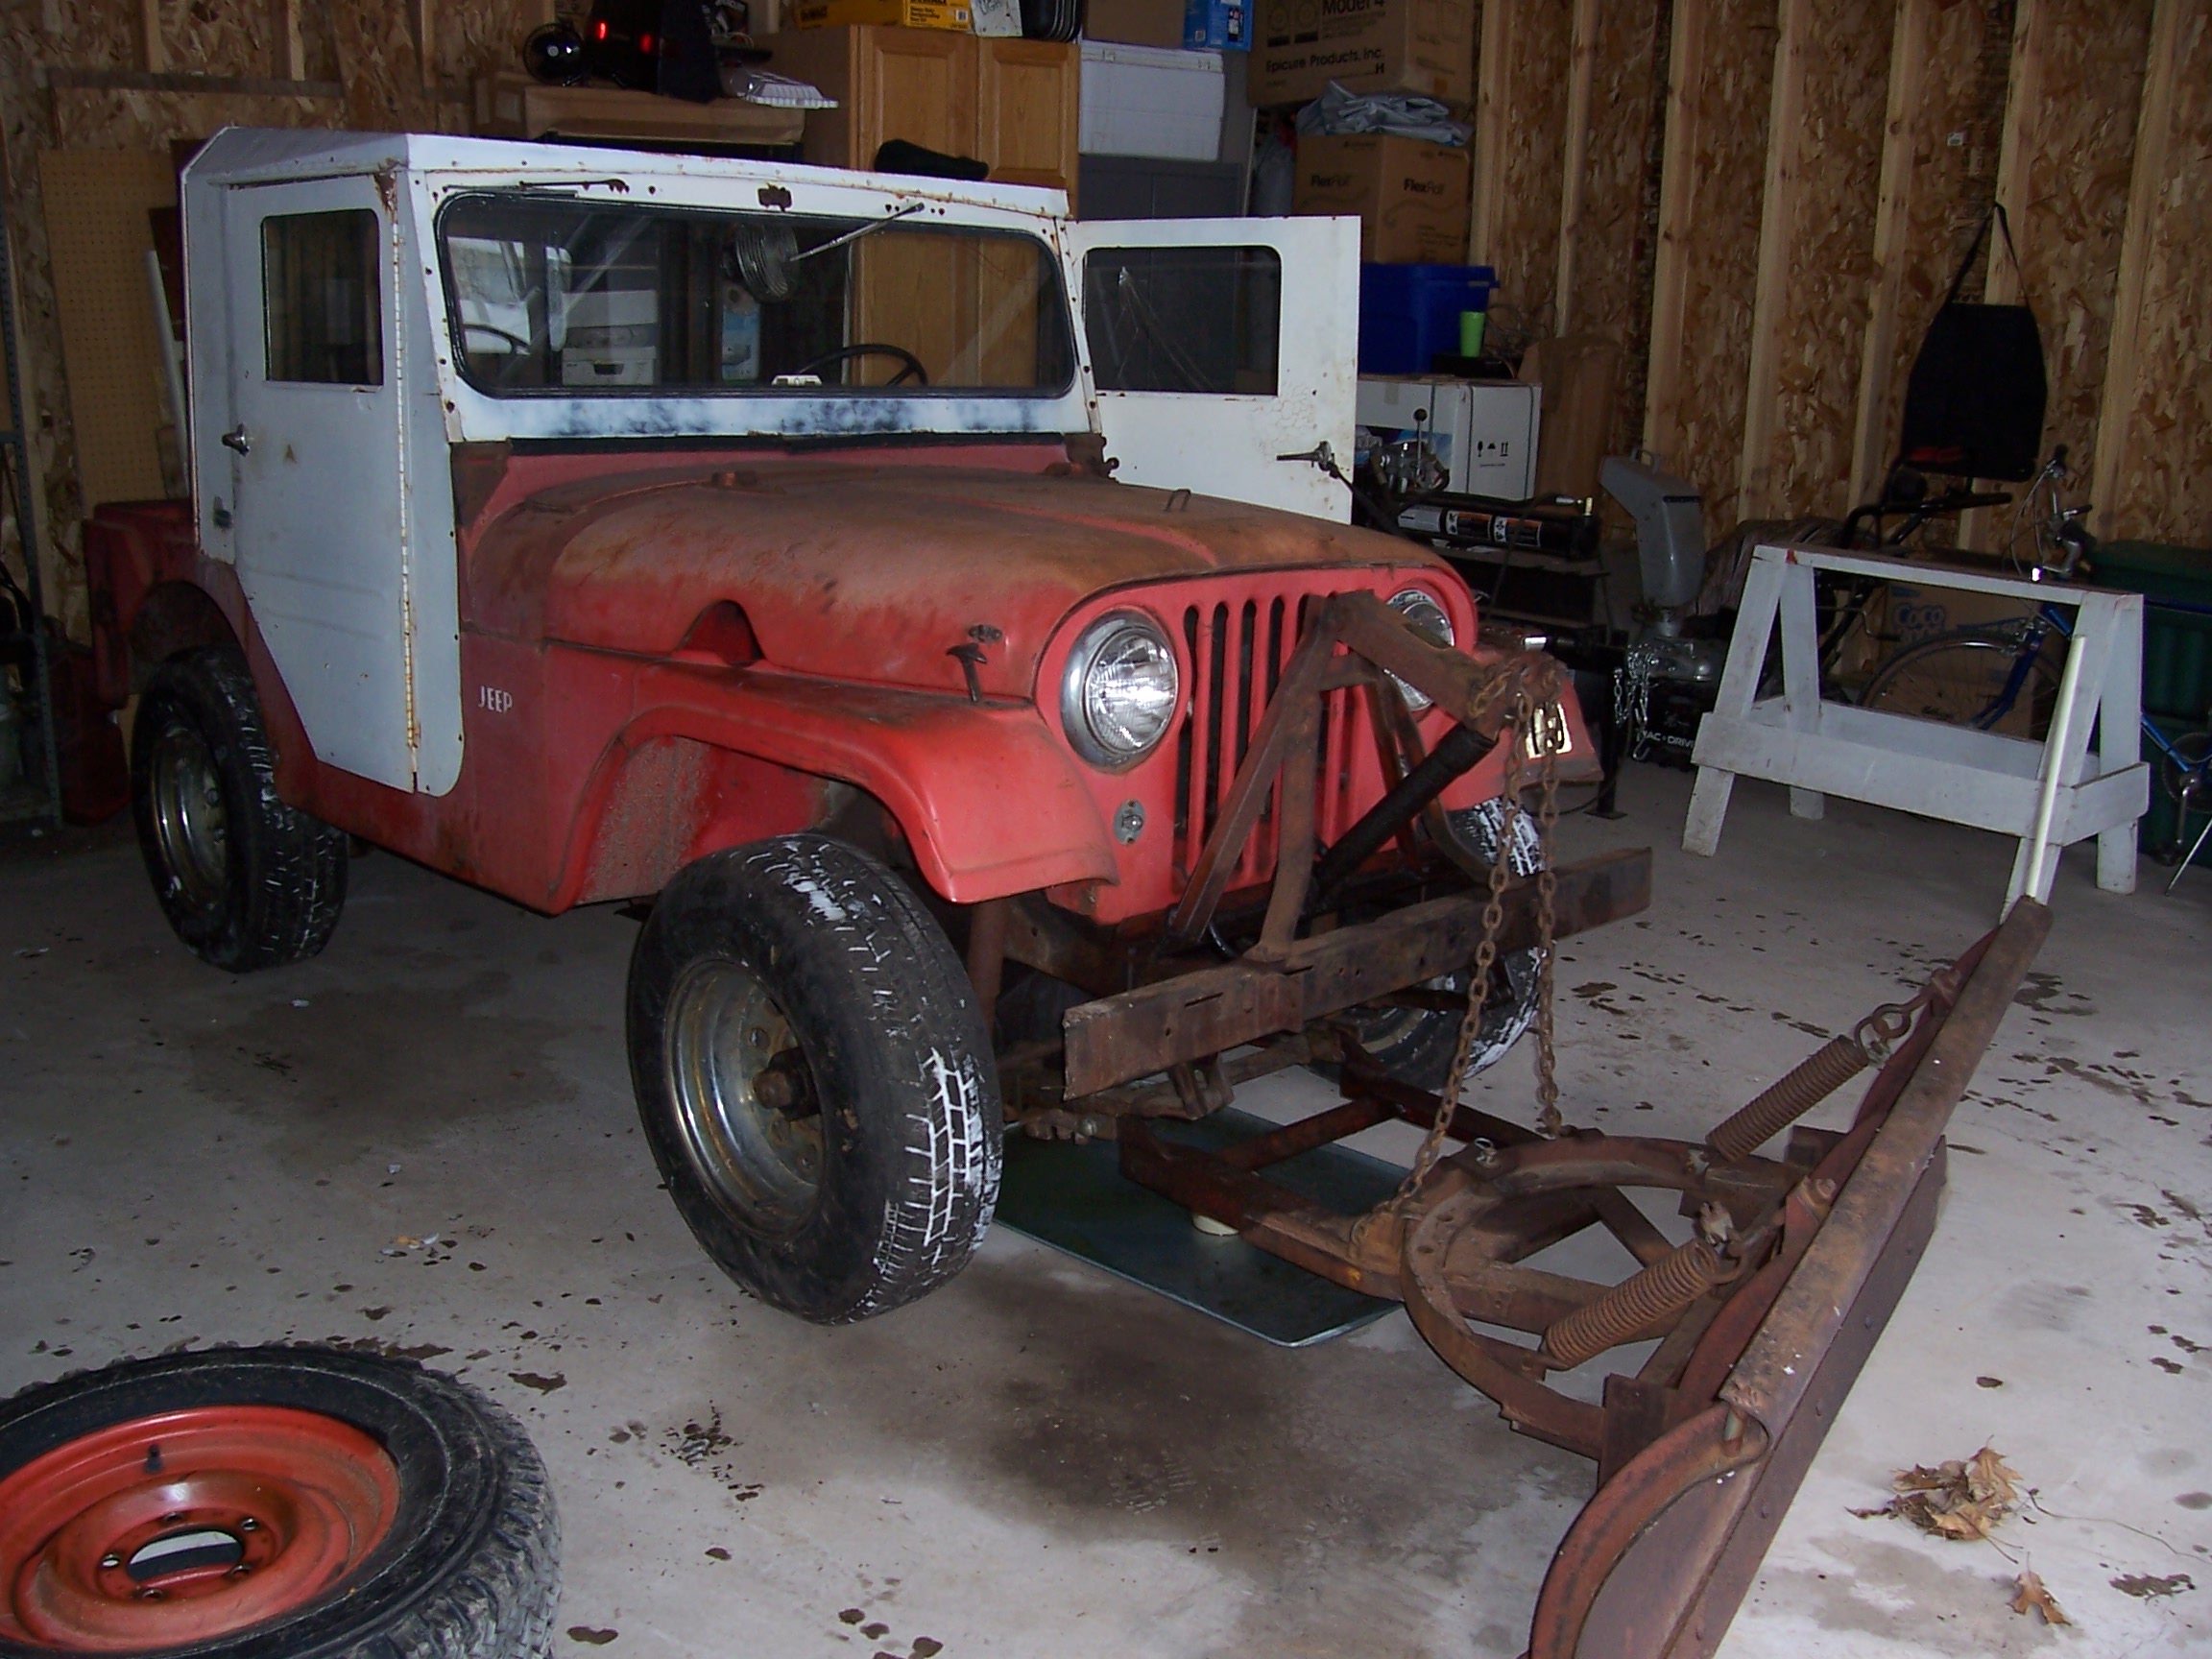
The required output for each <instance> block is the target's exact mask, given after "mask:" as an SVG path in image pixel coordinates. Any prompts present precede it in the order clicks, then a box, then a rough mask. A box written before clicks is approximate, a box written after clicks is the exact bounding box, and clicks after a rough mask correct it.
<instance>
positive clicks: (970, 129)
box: [852, 25, 976, 167]
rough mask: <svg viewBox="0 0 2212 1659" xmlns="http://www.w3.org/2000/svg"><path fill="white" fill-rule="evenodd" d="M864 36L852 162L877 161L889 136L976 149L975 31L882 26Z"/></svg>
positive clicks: (960, 150) (953, 149)
mask: <svg viewBox="0 0 2212 1659" xmlns="http://www.w3.org/2000/svg"><path fill="white" fill-rule="evenodd" d="M858 35H859V42H858V44H859V53H860V65H859V67H860V73H859V75H858V77H857V80H858V84H857V85H856V86H855V87H854V109H853V160H852V165H854V166H855V167H868V166H872V165H873V164H874V163H875V160H876V147H877V146H878V145H879V144H881V143H882V142H883V141H884V140H885V139H886V138H903V139H905V140H906V141H907V142H908V143H910V144H920V145H922V146H923V147H924V148H925V149H929V150H940V151H943V152H944V153H945V154H947V155H949V156H973V155H974V154H975V44H976V42H975V36H973V35H954V34H952V33H951V32H950V31H949V30H942V29H892V28H879V27H877V26H874V25H870V26H869V27H867V28H865V29H862V30H860V31H859V32H858Z"/></svg>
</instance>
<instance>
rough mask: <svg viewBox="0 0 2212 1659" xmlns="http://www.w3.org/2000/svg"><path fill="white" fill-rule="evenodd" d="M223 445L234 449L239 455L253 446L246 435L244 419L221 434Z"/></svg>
mask: <svg viewBox="0 0 2212 1659" xmlns="http://www.w3.org/2000/svg"><path fill="white" fill-rule="evenodd" d="M223 446H224V447H225V448H226V449H235V450H237V451H238V453H239V454H241V455H244V454H246V453H247V452H248V451H249V450H251V449H252V447H253V445H252V441H251V440H250V439H248V438H247V436H246V422H245V421H239V422H238V424H237V425H235V426H233V427H231V428H230V430H229V431H228V432H226V433H224V434H223Z"/></svg>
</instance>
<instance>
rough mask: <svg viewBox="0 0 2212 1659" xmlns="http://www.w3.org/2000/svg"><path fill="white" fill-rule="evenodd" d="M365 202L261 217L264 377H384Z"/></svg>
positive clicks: (372, 239) (337, 381)
mask: <svg viewBox="0 0 2212 1659" xmlns="http://www.w3.org/2000/svg"><path fill="white" fill-rule="evenodd" d="M379 241H380V238H379V236H378V234H377V227H376V215H375V214H374V213H373V212H372V211H370V210H369V209H368V208H366V207H349V208H345V209H342V210H340V211H337V212H332V213H285V214H280V215H277V216H276V217H274V218H269V219H264V220H262V221H261V306H262V317H263V326H264V330H265V333H266V336H267V340H266V349H267V358H266V360H267V362H268V365H269V378H270V379H272V380H303V381H309V382H313V383H316V384H320V385H336V386H381V385H383V384H384V307H383V305H382V303H381V301H380V298H379V294H378V289H377V280H376V273H377V270H378V267H379V266H380V265H381V264H382V260H381V258H380V257H379V247H378V244H379Z"/></svg>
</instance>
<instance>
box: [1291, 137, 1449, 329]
mask: <svg viewBox="0 0 2212 1659" xmlns="http://www.w3.org/2000/svg"><path fill="white" fill-rule="evenodd" d="M1468 190H1469V174H1468V161H1467V152H1466V151H1464V150H1455V149H1453V148H1451V147H1450V146H1448V145H1443V144H1431V143H1429V142H1427V141H1426V140H1424V139H1420V138H1391V137H1386V136H1384V135H1383V134H1381V133H1375V132H1361V133H1358V134H1355V135H1352V136H1347V137H1335V138H1331V137H1324V136H1322V135H1320V134H1318V133H1301V134H1300V135H1299V139H1298V179H1297V183H1296V185H1295V186H1294V187H1293V189H1292V192H1291V198H1290V201H1291V208H1292V211H1294V212H1298V213H1344V214H1353V213H1357V214H1358V216H1359V260H1360V263H1362V264H1365V265H1450V264H1455V263H1457V262H1458V261H1459V260H1460V259H1462V258H1464V257H1465V256H1466V253H1467V211H1468V206H1467V204H1468ZM1423 367H1426V365H1423Z"/></svg>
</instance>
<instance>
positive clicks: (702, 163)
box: [184, 127, 1068, 221]
mask: <svg viewBox="0 0 2212 1659" xmlns="http://www.w3.org/2000/svg"><path fill="white" fill-rule="evenodd" d="M387 170H399V171H405V172H430V173H465V174H469V175H472V176H474V177H472V178H471V179H470V180H469V182H470V183H471V184H472V185H476V186H479V187H480V186H482V185H485V184H490V183H497V182H499V181H501V176H505V178H506V179H507V180H512V181H514V182H521V181H523V180H531V181H542V182H546V183H553V182H558V181H560V180H576V181H579V182H582V181H585V180H608V179H620V180H624V181H625V182H629V183H632V184H633V186H635V185H637V184H650V183H652V182H654V181H656V180H668V181H670V184H671V190H672V191H673V192H674V193H672V194H670V195H669V197H668V199H669V200H670V201H673V202H690V201H693V200H694V198H692V197H691V196H690V195H689V194H688V193H687V192H684V191H682V190H681V189H680V187H679V185H678V181H682V180H705V181H711V182H713V183H717V184H730V183H738V184H743V183H754V184H771V185H774V184H783V185H789V184H791V183H793V182H796V181H800V180H812V181H815V182H819V183H822V184H828V185H843V186H852V187H856V188H859V189H863V190H873V191H878V192H882V193H886V194H890V195H893V196H896V197H898V198H899V199H900V200H902V201H917V200H919V201H927V202H943V203H946V204H949V205H950V204H967V205H972V206H976V207H984V208H989V209H992V210H994V212H995V213H1017V214H1022V215H1024V216H1026V217H1029V218H1032V219H1037V220H1040V221H1045V220H1052V219H1064V218H1066V217H1067V215H1068V195H1067V192H1066V191H1063V190H1047V189H1045V188H1043V187H1041V186H1038V185H1033V184H990V183H981V184H970V183H966V182H963V181H960V180H947V179H924V178H918V177H915V176H912V175H909V174H903V173H868V172H859V171H855V170H854V169H852V168H846V167H809V166H807V165H805V163H803V162H796V161H751V160H745V159H741V158H739V157H736V156H686V155H675V154H663V153H661V152H659V151H645V150H623V149H614V148H608V149H600V148H596V147H591V146H587V145H581V144H538V143H531V142H529V141H527V140H524V139H520V138H475V137H469V136H466V135H464V134H460V133H452V132H313V131H300V130H295V129H290V128H271V127H226V128H225V129H223V131H222V132H218V133H216V134H215V136H214V137H212V138H210V139H209V140H208V141H207V142H206V143H205V144H204V145H203V146H202V147H201V149H200V151H199V153H198V154H197V155H195V156H193V157H192V160H191V162H190V164H189V165H187V166H186V167H185V169H184V183H185V187H186V188H187V189H189V188H190V187H191V186H192V185H193V184H194V183H201V184H273V183H276V182H279V181H283V180H307V179H334V178H344V177H348V176H352V175H360V176H373V175H375V174H377V173H381V172H385V171H387ZM656 199H657V200H658V198H656ZM715 199H716V200H717V201H719V199H720V198H719V192H717V193H716V198H715Z"/></svg>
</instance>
